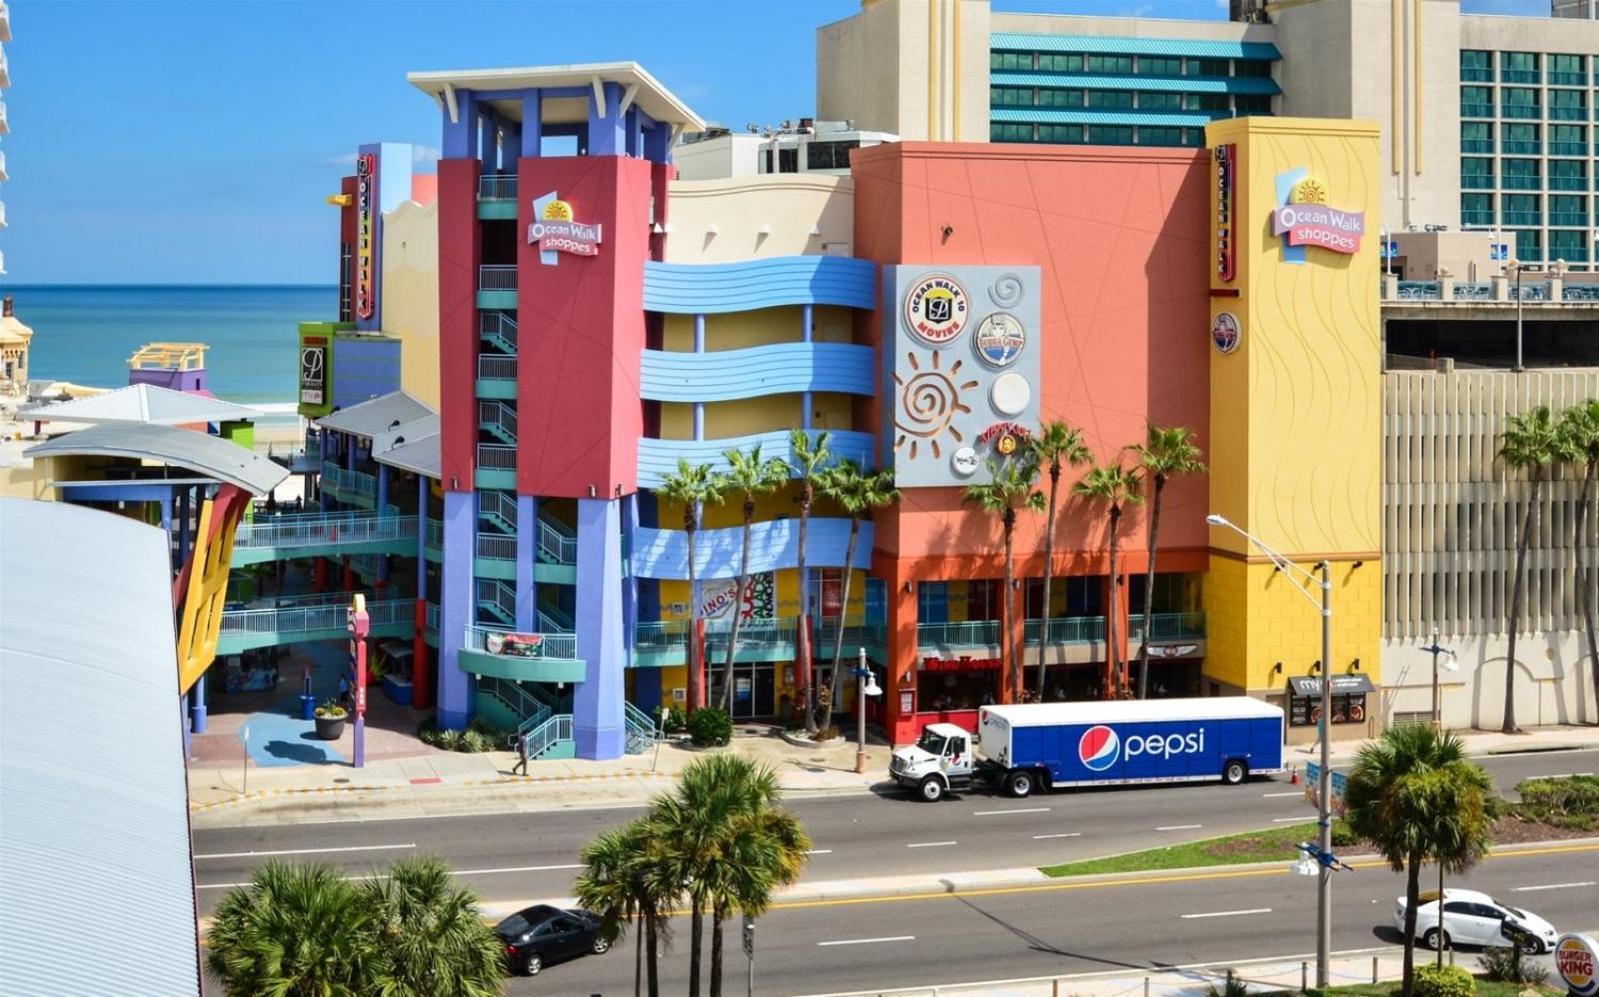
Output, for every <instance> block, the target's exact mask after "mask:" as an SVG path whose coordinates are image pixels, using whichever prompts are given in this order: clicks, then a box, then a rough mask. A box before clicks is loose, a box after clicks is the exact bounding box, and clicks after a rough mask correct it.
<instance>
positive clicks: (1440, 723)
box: [1422, 627, 1460, 969]
mask: <svg viewBox="0 0 1599 997" xmlns="http://www.w3.org/2000/svg"><path fill="white" fill-rule="evenodd" d="M1422 650H1423V651H1426V652H1427V653H1429V654H1431V655H1432V726H1433V729H1434V730H1436V731H1442V730H1443V729H1444V706H1443V699H1442V698H1441V697H1440V696H1439V695H1438V656H1439V655H1440V654H1441V655H1443V666H1444V671H1446V672H1453V671H1458V670H1459V669H1460V665H1459V664H1457V663H1456V661H1455V652H1454V651H1451V650H1450V649H1449V648H1447V647H1440V646H1439V645H1438V628H1437V627H1433V628H1432V643H1431V644H1429V645H1427V646H1426V647H1424V648H1422ZM1443 906H1444V864H1443V863H1442V862H1439V863H1438V909H1439V910H1440V911H1441V910H1443ZM1439 923H1440V924H1442V923H1443V922H1442V920H1441V919H1440V921H1439ZM1443 964H1444V942H1443V936H1442V935H1441V934H1440V935H1439V940H1438V966H1439V968H1440V969H1441V968H1443Z"/></svg>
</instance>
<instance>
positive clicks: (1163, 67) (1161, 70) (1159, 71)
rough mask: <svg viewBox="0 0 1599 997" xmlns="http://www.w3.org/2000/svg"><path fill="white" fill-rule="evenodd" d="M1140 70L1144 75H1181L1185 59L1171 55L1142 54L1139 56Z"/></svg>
mask: <svg viewBox="0 0 1599 997" xmlns="http://www.w3.org/2000/svg"><path fill="white" fill-rule="evenodd" d="M1138 72H1139V74H1140V75H1143V76H1181V75H1183V60H1182V59H1180V58H1174V57H1171V56H1162V55H1141V56H1139V57H1138Z"/></svg>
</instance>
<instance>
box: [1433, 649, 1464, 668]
mask: <svg viewBox="0 0 1599 997" xmlns="http://www.w3.org/2000/svg"><path fill="white" fill-rule="evenodd" d="M1438 667H1439V668H1442V669H1443V670H1444V671H1446V672H1458V671H1460V659H1459V658H1458V657H1456V655H1455V652H1453V651H1445V652H1443V657H1442V658H1440V659H1439V661H1438Z"/></svg>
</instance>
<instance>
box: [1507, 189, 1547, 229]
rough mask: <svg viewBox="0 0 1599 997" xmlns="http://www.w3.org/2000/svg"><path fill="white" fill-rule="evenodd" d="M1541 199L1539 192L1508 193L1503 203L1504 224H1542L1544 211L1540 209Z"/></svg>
mask: <svg viewBox="0 0 1599 997" xmlns="http://www.w3.org/2000/svg"><path fill="white" fill-rule="evenodd" d="M1540 200H1542V199H1541V198H1540V197H1539V196H1538V195H1537V194H1506V195H1505V196H1504V203H1503V207H1504V224H1506V225H1542V224H1543V212H1541V211H1539V210H1538V208H1539V202H1540Z"/></svg>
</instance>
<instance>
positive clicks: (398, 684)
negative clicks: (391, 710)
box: [383, 675, 411, 706]
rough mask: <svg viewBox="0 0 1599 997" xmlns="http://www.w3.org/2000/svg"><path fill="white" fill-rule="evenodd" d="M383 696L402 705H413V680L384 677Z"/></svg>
mask: <svg viewBox="0 0 1599 997" xmlns="http://www.w3.org/2000/svg"><path fill="white" fill-rule="evenodd" d="M383 694H384V695H385V696H388V697H389V699H390V700H391V701H392V702H394V703H396V704H398V705H400V706H410V705H411V680H410V679H405V678H399V677H397V676H394V675H385V676H383Z"/></svg>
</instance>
